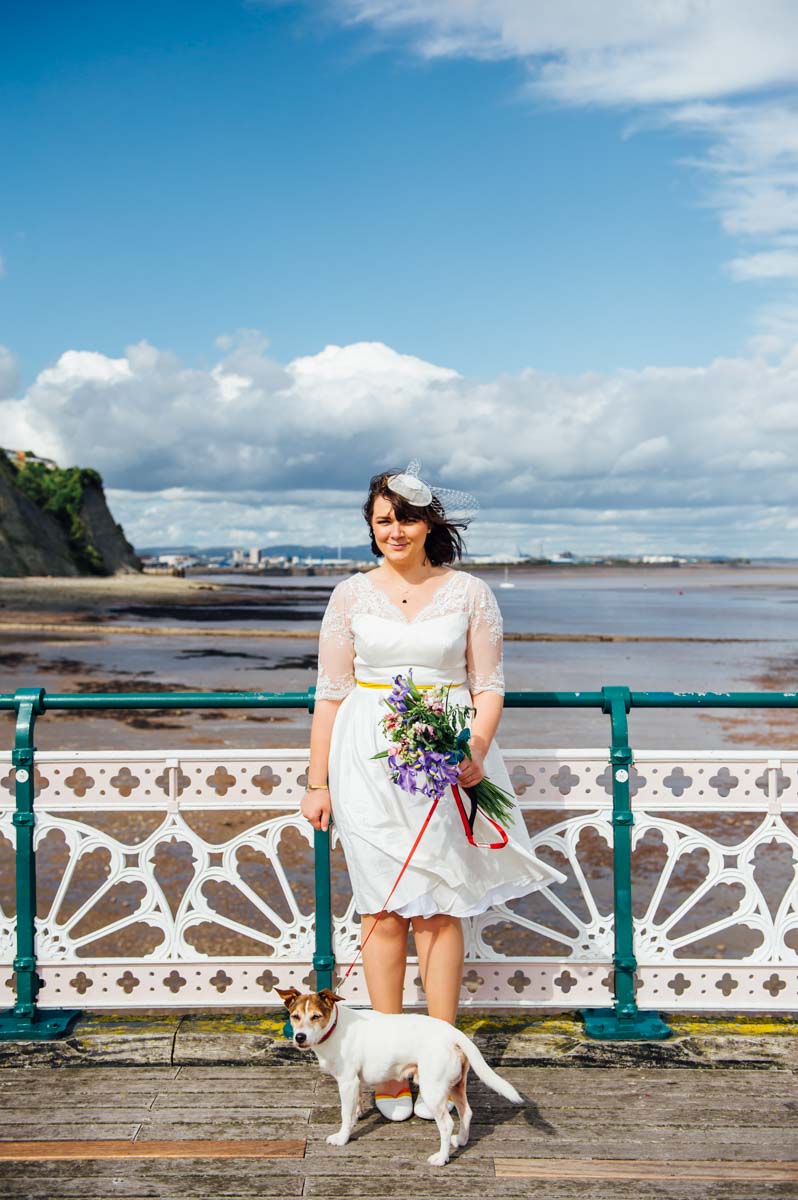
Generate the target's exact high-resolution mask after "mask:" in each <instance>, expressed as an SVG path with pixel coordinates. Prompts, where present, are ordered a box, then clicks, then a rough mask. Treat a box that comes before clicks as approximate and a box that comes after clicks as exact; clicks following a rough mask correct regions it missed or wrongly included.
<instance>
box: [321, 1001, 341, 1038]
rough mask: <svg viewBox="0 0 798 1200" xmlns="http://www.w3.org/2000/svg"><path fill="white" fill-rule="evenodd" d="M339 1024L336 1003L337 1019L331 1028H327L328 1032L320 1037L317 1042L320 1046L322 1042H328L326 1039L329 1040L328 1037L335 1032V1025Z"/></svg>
mask: <svg viewBox="0 0 798 1200" xmlns="http://www.w3.org/2000/svg"><path fill="white" fill-rule="evenodd" d="M337 1024H338V1005H337V1004H336V1006H335V1020H334V1021H333V1023H332V1025H331V1026H330V1028H329V1029H328V1030H327V1032H326V1033H325V1035H324V1037H320V1038H319V1040H318V1042H317V1043H316V1044H317V1045H318V1046H320V1045H321V1044H322V1042H326V1041H327V1038H328V1037H330V1036H331V1035H332V1034H333V1033H334V1032H335V1026H336V1025H337Z"/></svg>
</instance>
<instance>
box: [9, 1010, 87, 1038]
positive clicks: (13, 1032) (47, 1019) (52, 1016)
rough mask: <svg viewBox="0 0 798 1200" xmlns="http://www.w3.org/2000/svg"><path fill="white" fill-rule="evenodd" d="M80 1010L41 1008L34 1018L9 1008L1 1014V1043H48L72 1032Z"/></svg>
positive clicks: (80, 1014)
mask: <svg viewBox="0 0 798 1200" xmlns="http://www.w3.org/2000/svg"><path fill="white" fill-rule="evenodd" d="M82 1016H83V1011H82V1009H80V1008H39V1009H37V1010H36V1013H35V1014H34V1015H33V1017H29V1016H24V1015H22V1014H20V1013H18V1012H15V1011H14V1009H13V1008H7V1009H6V1010H5V1012H0V1042H28V1041H31V1042H47V1041H51V1040H53V1039H54V1038H60V1037H64V1036H65V1035H66V1034H68V1033H71V1032H72V1026H73V1025H74V1024H75V1022H76V1021H77V1019H78V1017H82Z"/></svg>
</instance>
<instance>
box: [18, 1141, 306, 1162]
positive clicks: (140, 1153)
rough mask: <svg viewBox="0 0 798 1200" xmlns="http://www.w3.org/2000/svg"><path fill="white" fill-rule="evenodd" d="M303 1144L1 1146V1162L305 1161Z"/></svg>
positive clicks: (65, 1143) (56, 1143) (37, 1143)
mask: <svg viewBox="0 0 798 1200" xmlns="http://www.w3.org/2000/svg"><path fill="white" fill-rule="evenodd" d="M304 1154H305V1142H304V1140H301V1141H299V1140H294V1141H250V1142H245V1141H210V1140H206V1139H204V1138H203V1139H200V1140H194V1139H184V1140H182V1141H175V1140H170V1141H119V1140H115V1139H111V1138H107V1139H101V1140H99V1141H74V1142H70V1141H54V1142H43V1141H35V1142H0V1161H2V1162H32V1161H38V1160H42V1159H49V1160H51V1161H54V1160H64V1159H79V1160H80V1161H81V1162H92V1161H95V1160H97V1159H107V1158H123V1159H128V1158H157V1159H164V1158H212V1159H221V1158H302V1157H304Z"/></svg>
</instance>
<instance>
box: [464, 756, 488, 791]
mask: <svg viewBox="0 0 798 1200" xmlns="http://www.w3.org/2000/svg"><path fill="white" fill-rule="evenodd" d="M484 761H485V752H484V751H483V750H482V749H481V747H479V746H472V747H471V758H470V759H469V758H464V759H462V761H461V763H460V767H459V771H458V773H459V780H458V782H459V783H461V784H462V785H463V787H465V788H469V787H475V786H476V785H477V784H478V783H479V782H480V780H482V779H484V778H485V771H484V769H483V766H482V764H483V762H484Z"/></svg>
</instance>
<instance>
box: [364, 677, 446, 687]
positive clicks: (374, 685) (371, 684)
mask: <svg viewBox="0 0 798 1200" xmlns="http://www.w3.org/2000/svg"><path fill="white" fill-rule="evenodd" d="M355 683H356V684H357V686H358V687H367V688H392V687H393V683H367V682H366V680H365V679H356V680H355ZM462 686H463V685H462V683H417V684H416V687H417V688H434V687H462Z"/></svg>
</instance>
